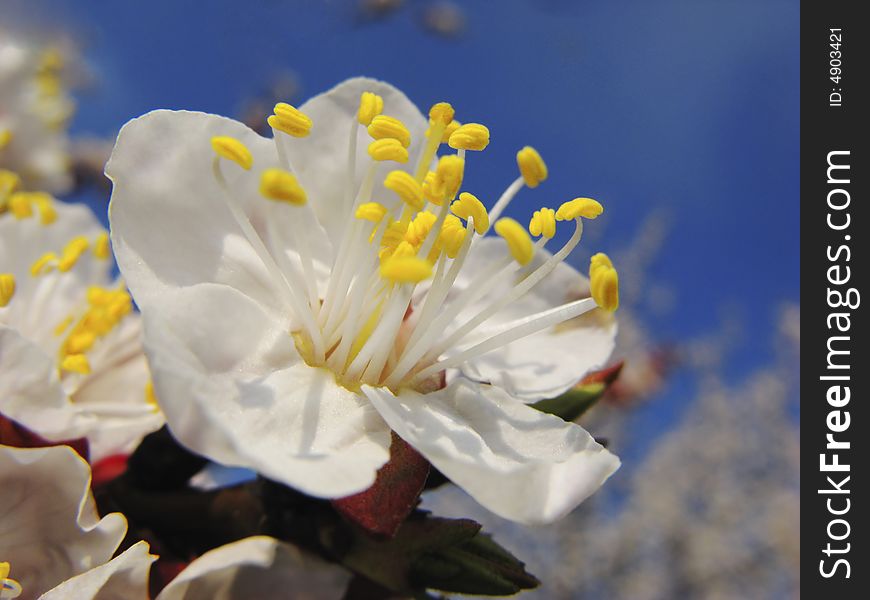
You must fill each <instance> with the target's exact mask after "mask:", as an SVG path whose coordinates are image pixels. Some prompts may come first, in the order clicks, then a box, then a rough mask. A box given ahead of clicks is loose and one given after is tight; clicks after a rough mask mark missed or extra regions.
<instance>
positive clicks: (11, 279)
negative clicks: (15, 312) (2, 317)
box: [0, 273, 15, 308]
mask: <svg viewBox="0 0 870 600" xmlns="http://www.w3.org/2000/svg"><path fill="white" fill-rule="evenodd" d="M14 295H15V275H13V274H12V273H0V308H3V307H5V306H8V305H9V301H10V300H12V296H14Z"/></svg>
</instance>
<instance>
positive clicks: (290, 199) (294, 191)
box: [260, 168, 307, 206]
mask: <svg viewBox="0 0 870 600" xmlns="http://www.w3.org/2000/svg"><path fill="white" fill-rule="evenodd" d="M260 193H261V194H262V195H263V196H265V197H266V198H268V199H269V200H275V201H276V202H286V203H288V204H293V205H295V206H302V205H304V204H305V202H306V201H307V196H306V195H305V190H304V189H302V186H301V185H299V182H298V181H297V180H296V177H295V176H294V175H293V174H292V173H289V172H287V171H285V170H284V169H278V168H271V169H266V170H265V171H263V174H262V175H261V176H260Z"/></svg>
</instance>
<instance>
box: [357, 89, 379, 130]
mask: <svg viewBox="0 0 870 600" xmlns="http://www.w3.org/2000/svg"><path fill="white" fill-rule="evenodd" d="M383 110H384V99H383V98H381V97H380V96H378V95H377V94H375V93H373V92H363V93H362V95H361V96H360V99H359V110H358V111H357V113H356V118H357V120H358V121H359V124H360V125H365V126H366V127H368V126H369V125H370V124H371V122H372V119H374V118H375V117H376V116H378V115H379V114H381V113H382V112H383Z"/></svg>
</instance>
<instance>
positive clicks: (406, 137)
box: [368, 115, 411, 148]
mask: <svg viewBox="0 0 870 600" xmlns="http://www.w3.org/2000/svg"><path fill="white" fill-rule="evenodd" d="M368 132H369V135H370V136H372V137H373V138H375V139H376V140H382V139H384V138H394V139H397V140H399V141H400V142H401V143H402V145H403V146H404V147H405V148H407V147H408V146H410V145H411V132H410V131H408V128H407V127H405V124H404V123H402V122H401V121H400V120H399V119H396V118H394V117H388V116H387V115H378V116H376V117H375V118H374V119H372V122H371V124H370V125H369V126H368Z"/></svg>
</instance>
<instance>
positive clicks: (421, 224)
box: [404, 210, 438, 248]
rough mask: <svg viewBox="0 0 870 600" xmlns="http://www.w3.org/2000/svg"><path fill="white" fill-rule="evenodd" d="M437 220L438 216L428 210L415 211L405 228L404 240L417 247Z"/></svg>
mask: <svg viewBox="0 0 870 600" xmlns="http://www.w3.org/2000/svg"><path fill="white" fill-rule="evenodd" d="M437 220H438V217H437V216H435V214H434V213H431V212H429V211H428V210H424V211H423V212H420V213H417V216H416V217H414V219H413V220H412V221H411V222H410V223H409V224H408V229H407V230H405V236H404V240H405V241H406V242H408V243H409V244H412V245H413V246H414V248H419V247H420V245H422V244H423V241H424V240H425V239H426V236H428V235H429V231H431V230H432V226H433V225H434V224H435V221H437Z"/></svg>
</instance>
